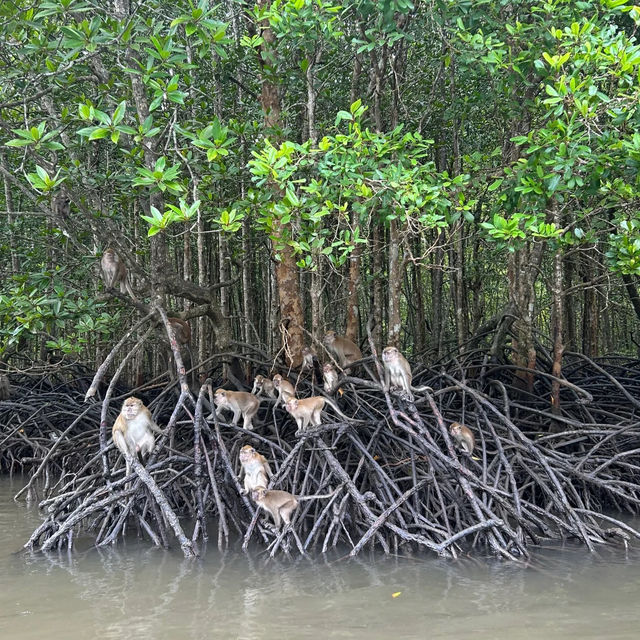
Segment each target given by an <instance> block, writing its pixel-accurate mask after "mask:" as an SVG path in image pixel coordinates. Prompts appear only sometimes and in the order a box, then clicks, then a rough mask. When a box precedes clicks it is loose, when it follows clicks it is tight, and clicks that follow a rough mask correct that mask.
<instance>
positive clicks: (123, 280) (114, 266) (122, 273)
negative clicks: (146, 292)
mask: <svg viewBox="0 0 640 640" xmlns="http://www.w3.org/2000/svg"><path fill="white" fill-rule="evenodd" d="M100 265H101V267H102V278H103V280H104V284H105V286H106V287H107V289H115V286H116V285H117V284H119V285H120V292H121V293H128V294H129V295H130V296H131V297H132V298H133V299H134V300H135V299H136V297H135V295H134V293H133V290H132V289H131V284H130V283H129V273H128V272H127V267H126V266H125V264H124V262H122V260H120V256H118V254H117V253H116V252H115V251H114V250H113V249H111V247H109V248H108V249H105V252H104V253H103V254H102V261H101V262H100Z"/></svg>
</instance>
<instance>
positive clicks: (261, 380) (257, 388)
mask: <svg viewBox="0 0 640 640" xmlns="http://www.w3.org/2000/svg"><path fill="white" fill-rule="evenodd" d="M263 391H264V393H265V395H266V396H268V397H269V398H275V397H276V390H275V386H274V384H273V382H272V381H271V380H270V379H269V378H265V377H264V376H262V375H257V376H256V378H255V380H254V381H253V389H251V393H253V394H254V395H256V396H258V397H260V395H261V394H262V392H263ZM256 392H257V393H256Z"/></svg>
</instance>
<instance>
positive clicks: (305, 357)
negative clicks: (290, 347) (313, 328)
mask: <svg viewBox="0 0 640 640" xmlns="http://www.w3.org/2000/svg"><path fill="white" fill-rule="evenodd" d="M315 358H316V352H315V351H314V350H313V349H312V348H311V347H303V348H302V370H303V371H306V370H307V369H308V370H310V371H313V361H314V359H315Z"/></svg>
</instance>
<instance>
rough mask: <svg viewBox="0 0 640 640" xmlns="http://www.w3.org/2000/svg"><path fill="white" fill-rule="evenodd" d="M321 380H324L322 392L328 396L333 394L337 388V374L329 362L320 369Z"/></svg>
mask: <svg viewBox="0 0 640 640" xmlns="http://www.w3.org/2000/svg"><path fill="white" fill-rule="evenodd" d="M322 379H323V380H324V390H325V391H326V392H327V393H329V394H333V393H335V391H336V389H337V388H338V372H337V371H336V368H335V367H334V366H333V365H332V364H331V363H330V362H327V363H326V364H325V365H324V366H323V367H322Z"/></svg>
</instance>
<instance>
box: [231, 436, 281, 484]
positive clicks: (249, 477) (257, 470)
mask: <svg viewBox="0 0 640 640" xmlns="http://www.w3.org/2000/svg"><path fill="white" fill-rule="evenodd" d="M238 457H239V458H240V464H241V465H242V470H243V471H244V494H245V495H246V494H248V493H249V492H250V491H253V490H254V489H257V488H258V487H266V486H267V483H268V482H269V478H270V477H271V476H272V475H273V474H272V473H271V467H269V463H268V462H267V459H266V458H265V457H264V456H263V455H262V454H260V453H258V452H257V451H256V450H255V449H254V448H253V447H252V446H251V445H248V444H245V445H244V447H242V449H240V454H239V456H238Z"/></svg>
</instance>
